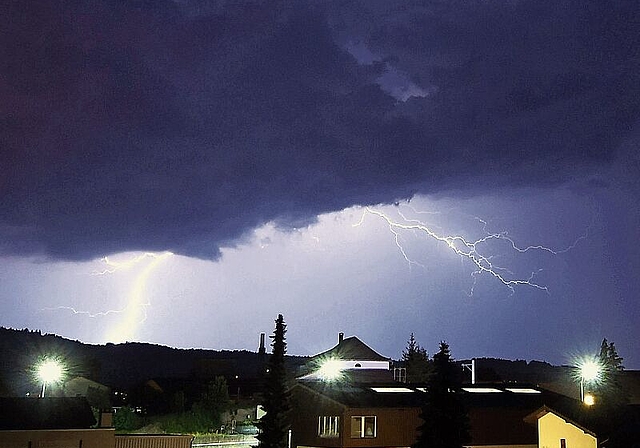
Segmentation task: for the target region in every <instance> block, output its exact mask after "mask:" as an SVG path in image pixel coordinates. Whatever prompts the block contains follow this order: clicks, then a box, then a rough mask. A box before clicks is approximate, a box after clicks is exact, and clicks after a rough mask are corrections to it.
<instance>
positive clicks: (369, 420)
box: [351, 415, 377, 439]
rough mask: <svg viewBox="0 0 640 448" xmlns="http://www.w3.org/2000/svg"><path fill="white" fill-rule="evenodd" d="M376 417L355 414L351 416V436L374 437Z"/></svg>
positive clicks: (353, 437) (358, 437)
mask: <svg viewBox="0 0 640 448" xmlns="http://www.w3.org/2000/svg"><path fill="white" fill-rule="evenodd" d="M376 435H377V434H376V417H375V416H373V415H372V416H357V417H351V438H352V439H360V438H374V437H376Z"/></svg>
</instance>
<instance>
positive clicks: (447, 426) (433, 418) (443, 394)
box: [413, 342, 470, 448]
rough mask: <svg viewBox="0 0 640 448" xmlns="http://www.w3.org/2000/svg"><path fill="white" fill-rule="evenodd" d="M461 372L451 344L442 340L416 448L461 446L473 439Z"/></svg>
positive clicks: (424, 406) (423, 407)
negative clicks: (455, 362) (470, 432)
mask: <svg viewBox="0 0 640 448" xmlns="http://www.w3.org/2000/svg"><path fill="white" fill-rule="evenodd" d="M458 373H459V372H458V370H457V369H456V365H455V364H454V363H453V360H452V359H451V354H450V352H449V345H448V344H447V343H446V342H440V350H439V351H438V353H436V354H435V355H434V356H433V372H432V374H431V376H430V378H429V382H428V387H427V392H426V394H425V400H424V404H423V406H422V410H421V413H420V418H421V419H422V420H423V423H422V424H421V425H420V426H419V427H418V432H419V434H418V439H417V440H416V442H415V443H414V444H413V448H462V446H463V445H465V444H467V443H468V442H469V441H470V435H469V416H468V414H467V412H466V410H465V407H464V404H463V402H462V398H461V396H460V392H461V391H460V385H461V382H460V377H459V375H458Z"/></svg>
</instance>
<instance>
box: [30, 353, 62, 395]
mask: <svg viewBox="0 0 640 448" xmlns="http://www.w3.org/2000/svg"><path fill="white" fill-rule="evenodd" d="M36 372H37V375H38V378H39V379H40V381H42V392H41V394H40V396H41V397H42V398H44V393H45V389H46V386H47V383H49V384H52V383H57V382H58V381H60V379H61V378H62V374H63V372H64V367H63V365H62V364H61V363H60V362H58V361H56V360H55V359H44V360H43V361H42V362H41V363H40V364H38V366H37V367H36Z"/></svg>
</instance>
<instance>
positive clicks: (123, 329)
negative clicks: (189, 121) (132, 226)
mask: <svg viewBox="0 0 640 448" xmlns="http://www.w3.org/2000/svg"><path fill="white" fill-rule="evenodd" d="M172 255H173V253H171V252H164V253H153V252H145V253H143V254H141V255H138V256H135V257H133V258H131V259H129V260H126V261H123V262H116V261H113V260H112V259H110V258H109V257H103V258H101V259H100V261H101V262H102V263H104V264H105V265H106V266H107V267H106V268H105V269H102V270H99V271H98V270H97V271H93V272H91V275H98V276H100V275H111V274H115V273H117V272H118V271H122V270H128V269H133V268H134V267H136V266H137V265H139V264H141V263H143V262H144V261H145V260H149V259H150V260H151V261H150V262H149V263H148V264H147V265H146V266H145V267H144V269H142V271H141V272H140V273H139V274H138V275H137V276H136V277H135V279H134V281H133V287H132V288H131V290H130V292H129V293H128V294H127V305H126V306H125V307H124V308H122V309H116V310H108V311H100V312H90V311H83V310H78V309H76V308H74V307H69V306H59V307H55V308H45V310H67V311H71V312H72V313H73V314H80V315H86V316H88V317H90V318H96V317H104V316H109V315H111V314H116V315H122V319H121V320H120V322H119V323H118V324H116V325H115V326H114V327H113V328H112V329H111V330H109V332H108V333H107V335H106V339H107V340H108V341H110V342H114V343H119V342H125V341H131V340H134V338H135V334H136V331H137V329H138V326H139V325H140V324H142V323H143V322H144V321H145V320H146V319H147V309H148V308H149V307H150V306H151V302H150V301H149V299H148V297H147V295H146V294H145V293H146V289H147V283H148V280H149V277H150V275H151V274H152V273H153V271H154V270H155V269H156V267H157V266H158V265H159V264H160V263H161V262H162V261H163V260H164V259H166V258H168V257H170V256H172Z"/></svg>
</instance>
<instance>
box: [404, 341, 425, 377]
mask: <svg viewBox="0 0 640 448" xmlns="http://www.w3.org/2000/svg"><path fill="white" fill-rule="evenodd" d="M402 361H403V362H404V365H405V368H406V369H407V383H424V382H427V381H428V379H429V375H430V373H431V363H430V361H429V354H428V353H427V351H426V350H425V349H424V348H422V347H420V344H418V342H417V341H416V338H415V337H414V335H413V333H411V335H410V336H409V341H408V342H407V348H406V349H405V350H403V351H402Z"/></svg>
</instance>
